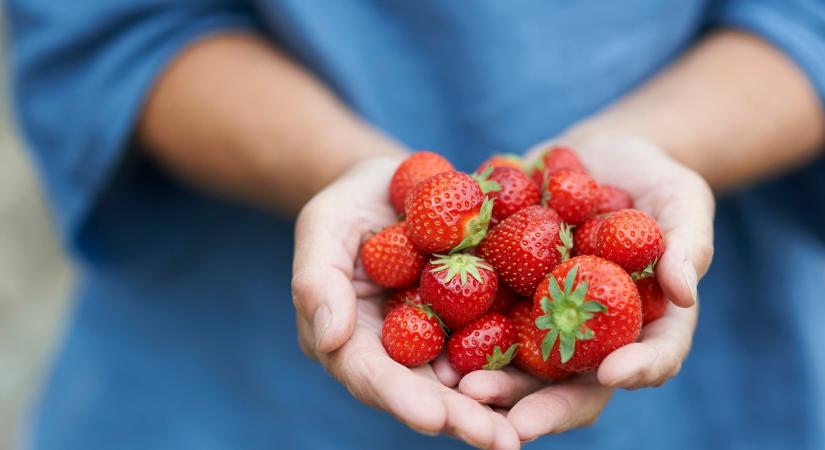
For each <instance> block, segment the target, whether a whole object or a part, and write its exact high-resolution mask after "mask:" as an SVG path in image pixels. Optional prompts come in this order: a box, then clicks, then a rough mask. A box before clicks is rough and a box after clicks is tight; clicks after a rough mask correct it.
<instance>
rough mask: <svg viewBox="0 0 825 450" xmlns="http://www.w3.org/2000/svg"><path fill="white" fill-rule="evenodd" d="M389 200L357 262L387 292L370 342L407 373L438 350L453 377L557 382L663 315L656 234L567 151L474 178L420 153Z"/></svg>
mask: <svg viewBox="0 0 825 450" xmlns="http://www.w3.org/2000/svg"><path fill="white" fill-rule="evenodd" d="M389 198H390V201H391V203H392V205H393V207H394V208H395V210H396V211H397V212H398V213H399V215H402V217H404V220H401V221H400V222H398V223H396V224H394V225H390V226H388V227H386V228H384V229H383V230H381V231H379V232H377V233H375V234H374V235H372V236H370V237H369V238H368V239H367V240H366V242H365V243H364V245H363V247H362V249H361V261H362V263H363V266H364V269H365V271H366V273H367V274H368V275H369V277H370V278H371V279H372V280H373V281H374V282H375V283H377V284H379V285H381V286H384V287H386V288H391V289H394V291H393V292H392V293H391V294H390V296H389V298H388V299H387V301H386V303H385V314H386V317H385V319H384V325H383V330H382V336H381V338H382V342H383V344H384V348H385V349H386V351H387V354H388V355H389V356H390V357H391V358H392V359H394V360H395V361H397V362H399V363H401V364H403V365H405V366H408V367H415V366H418V365H421V364H425V363H427V362H429V361H431V360H433V359H434V358H436V357H437V356H438V355H439V354H440V353H441V352H442V351H444V350H445V348H446V351H447V356H448V359H449V361H450V364H451V365H452V366H453V368H455V370H456V371H458V372H459V373H461V374H466V373H468V372H471V371H474V370H479V369H488V370H494V369H500V368H502V367H504V366H506V365H507V364H509V363H510V362H512V363H513V364H514V365H515V366H516V367H518V368H520V369H521V370H523V371H525V372H527V373H529V374H532V375H534V376H537V377H541V378H545V379H551V380H561V379H563V378H565V377H567V376H569V375H570V374H572V373H581V372H587V371H591V370H594V369H596V368H597V367H598V366H599V363H601V361H602V360H603V359H604V358H605V357H606V356H607V355H608V354H610V353H611V352H613V351H614V350H616V349H617V348H619V347H621V346H623V345H626V344H629V343H632V342H635V341H636V340H637V339H638V337H639V333H640V330H641V327H642V325H643V324H646V323H648V322H651V321H653V320H656V319H658V318H659V317H661V316H662V315H663V314H664V311H665V307H666V300H665V298H664V295H663V293H662V290H661V288H660V287H659V284H658V283H657V281H656V277H655V272H654V267H655V264H656V261H657V259H658V258H659V257H661V255H662V253H663V251H664V246H665V242H664V236H663V234H662V231H661V229H660V227H659V225H658V224H657V223H656V221H655V220H654V219H653V218H652V217H651V216H649V215H648V214H646V213H644V212H641V211H638V210H635V209H632V208H633V199H632V198H631V197H630V195H629V194H627V193H626V192H624V191H623V190H621V189H619V188H617V187H614V186H610V185H599V184H598V183H597V182H596V181H594V180H593V179H592V178H591V177H590V175H588V173H587V170H586V169H585V168H584V166H583V165H582V163H581V162H580V161H579V159H578V157H576V155H575V154H574V153H573V152H572V151H571V150H570V149H567V148H563V147H556V148H553V149H550V150H548V151H547V152H545V153H544V154H543V155H542V156H541V157H540V158H539V159H538V161H537V162H536V163H535V164H533V165H532V166H529V167H527V166H525V165H524V164H523V163H522V161H521V160H520V158H518V157H514V156H494V157H492V158H490V159H489V160H487V161H486V162H484V163H483V164H482V165H481V167H479V168H478V170H477V171H476V173H475V174H472V175H470V174H466V173H462V172H459V171H456V170H455V168H454V167H453V165H452V164H451V163H450V162H449V161H448V160H446V159H445V158H443V157H441V156H439V155H437V154H435V153H431V152H418V153H415V154H413V155H412V156H410V157H409V158H408V159H407V160H406V161H404V162H403V163H402V164H401V165H400V166H399V167H398V169H397V170H396V172H395V174H394V175H393V178H392V181H391V182H390V186H389Z"/></svg>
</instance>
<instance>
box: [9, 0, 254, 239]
mask: <svg viewBox="0 0 825 450" xmlns="http://www.w3.org/2000/svg"><path fill="white" fill-rule="evenodd" d="M7 8H8V10H7V12H8V17H9V19H10V21H9V23H10V25H11V35H10V37H11V53H12V64H11V66H12V89H13V95H14V107H15V109H16V113H17V117H18V119H19V121H20V126H21V131H22V134H23V137H24V139H25V141H26V143H27V145H28V147H29V149H30V150H31V151H32V152H33V153H34V155H35V158H34V160H35V162H36V165H37V167H38V169H39V172H40V173H41V176H42V178H43V179H44V181H45V186H46V188H47V191H48V192H49V195H50V197H51V200H52V202H53V203H54V206H55V208H54V212H55V214H54V215H55V219H56V221H57V224H58V229H59V230H60V232H61V234H62V235H63V237H64V238H65V239H66V240H71V237H72V235H73V234H75V233H76V232H77V231H78V229H79V228H80V227H81V226H82V224H83V222H84V219H85V218H86V217H87V216H88V214H89V213H90V211H91V210H92V209H93V208H94V206H95V202H96V200H97V199H98V198H99V196H100V194H101V191H103V190H104V189H105V188H106V185H107V181H108V179H109V178H110V177H111V176H112V174H113V172H114V170H115V168H116V167H117V165H118V162H119V161H120V159H121V158H122V157H123V154H124V153H125V152H126V151H127V150H128V148H129V147H130V142H131V135H132V132H133V129H134V126H135V121H136V120H137V118H138V116H139V114H140V110H141V108H142V107H143V103H144V99H145V98H146V95H147V93H148V91H149V90H150V89H151V88H152V85H153V83H154V81H155V79H156V78H157V76H158V75H159V73H160V72H161V71H162V70H163V69H164V67H165V66H166V65H167V64H168V62H169V61H170V60H171V59H172V58H173V57H174V56H175V55H176V54H178V53H179V52H180V51H181V50H183V49H184V48H186V47H187V46H188V45H191V44H192V43H193V42H195V41H197V40H198V39H200V38H203V37H205V36H207V35H209V34H210V33H215V32H218V31H221V30H227V29H254V28H257V23H256V21H255V15H254V14H253V12H252V11H251V10H250V9H248V6H247V5H245V4H244V3H243V2H238V1H233V0H201V1H194V0H117V1H112V0H82V1H54V0H7Z"/></svg>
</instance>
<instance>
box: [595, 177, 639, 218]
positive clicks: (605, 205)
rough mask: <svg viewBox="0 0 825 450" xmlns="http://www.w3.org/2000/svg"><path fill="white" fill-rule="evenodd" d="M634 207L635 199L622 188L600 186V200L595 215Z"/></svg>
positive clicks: (606, 185)
mask: <svg viewBox="0 0 825 450" xmlns="http://www.w3.org/2000/svg"><path fill="white" fill-rule="evenodd" d="M632 207H633V197H631V196H630V194H628V193H627V192H625V191H624V190H623V189H621V188H617V187H616V186H613V185H610V184H602V185H600V186H599V194H598V199H597V200H596V209H595V210H594V211H593V214H604V213H610V212H614V211H618V210H620V209H628V208H632Z"/></svg>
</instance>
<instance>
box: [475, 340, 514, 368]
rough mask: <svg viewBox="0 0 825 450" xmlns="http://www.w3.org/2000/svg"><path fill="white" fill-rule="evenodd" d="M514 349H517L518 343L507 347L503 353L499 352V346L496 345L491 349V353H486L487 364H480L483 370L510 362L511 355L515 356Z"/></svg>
mask: <svg viewBox="0 0 825 450" xmlns="http://www.w3.org/2000/svg"><path fill="white" fill-rule="evenodd" d="M516 350H518V344H513V345H511V346H509V347H507V350H506V351H505V352H504V353H502V352H501V347H499V346H498V345H496V347H495V348H494V349H493V354H492V355H487V364H485V365H484V366H482V368H483V369H485V370H498V369H501V368H502V367H504V366H506V365H507V364H510V361H512V360H513V357H514V356H516Z"/></svg>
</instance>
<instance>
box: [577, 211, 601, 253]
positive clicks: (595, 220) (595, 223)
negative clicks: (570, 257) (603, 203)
mask: <svg viewBox="0 0 825 450" xmlns="http://www.w3.org/2000/svg"><path fill="white" fill-rule="evenodd" d="M602 222H604V217H603V216H593V217H591V218H589V219H587V220H585V221H584V222H582V224H581V225H579V226H577V227H576V231H574V232H573V254H574V255H576V256H580V255H598V254H599V250H598V247H597V246H596V235H597V234H598V233H599V227H601V226H602Z"/></svg>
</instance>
